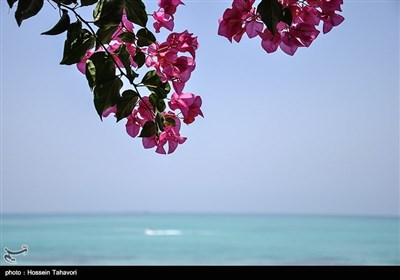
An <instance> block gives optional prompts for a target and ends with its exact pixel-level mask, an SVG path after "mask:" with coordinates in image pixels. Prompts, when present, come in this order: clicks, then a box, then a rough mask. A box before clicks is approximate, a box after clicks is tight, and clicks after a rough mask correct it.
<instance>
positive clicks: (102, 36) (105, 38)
mask: <svg viewBox="0 0 400 280" xmlns="http://www.w3.org/2000/svg"><path fill="white" fill-rule="evenodd" d="M117 28H118V25H110V26H106V27H101V28H99V29H98V30H97V32H96V37H97V41H96V43H97V45H96V49H98V48H99V47H100V46H101V44H108V43H110V41H111V39H112V36H113V35H114V33H115V31H116V30H117Z"/></svg>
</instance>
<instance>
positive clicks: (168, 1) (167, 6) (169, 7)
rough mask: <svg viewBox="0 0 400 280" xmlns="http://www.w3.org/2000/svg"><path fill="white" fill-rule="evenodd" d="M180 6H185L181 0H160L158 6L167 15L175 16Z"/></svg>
mask: <svg viewBox="0 0 400 280" xmlns="http://www.w3.org/2000/svg"><path fill="white" fill-rule="evenodd" d="M179 5H185V4H184V3H183V2H182V1H181V0H158V6H159V7H160V8H162V9H164V11H165V12H166V13H167V14H170V15H173V14H175V13H176V9H177V7H178V6H179Z"/></svg>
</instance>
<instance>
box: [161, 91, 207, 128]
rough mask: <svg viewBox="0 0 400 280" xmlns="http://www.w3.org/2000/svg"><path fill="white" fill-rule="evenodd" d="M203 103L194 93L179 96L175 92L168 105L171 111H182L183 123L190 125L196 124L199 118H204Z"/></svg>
mask: <svg viewBox="0 0 400 280" xmlns="http://www.w3.org/2000/svg"><path fill="white" fill-rule="evenodd" d="M201 103H202V101H201V97H200V96H196V95H194V94H193V93H182V94H178V93H176V92H174V93H173V94H172V97H171V101H170V102H169V103H168V105H169V107H170V108H171V110H180V111H181V112H182V115H183V122H184V123H186V124H190V123H192V122H194V120H195V118H196V117H197V116H199V115H200V116H202V117H204V116H203V112H202V111H201V109H200V107H201Z"/></svg>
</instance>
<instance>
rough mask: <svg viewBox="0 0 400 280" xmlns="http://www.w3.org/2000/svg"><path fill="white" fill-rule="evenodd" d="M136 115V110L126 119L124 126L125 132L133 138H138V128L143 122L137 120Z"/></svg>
mask: <svg viewBox="0 0 400 280" xmlns="http://www.w3.org/2000/svg"><path fill="white" fill-rule="evenodd" d="M138 113H139V111H138V110H133V112H132V114H130V115H129V116H128V117H127V122H126V124H125V128H126V132H127V133H128V135H129V136H131V137H133V138H135V137H136V136H138V134H139V130H140V127H141V126H142V124H143V120H142V119H140V118H139V116H138Z"/></svg>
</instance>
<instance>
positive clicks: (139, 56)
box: [133, 49, 146, 68]
mask: <svg viewBox="0 0 400 280" xmlns="http://www.w3.org/2000/svg"><path fill="white" fill-rule="evenodd" d="M145 60H146V56H145V54H144V53H143V52H141V51H140V50H139V49H137V50H136V54H135V56H134V57H133V61H135V62H136V64H137V65H138V68H140V67H142V66H143V65H144V62H145Z"/></svg>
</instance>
